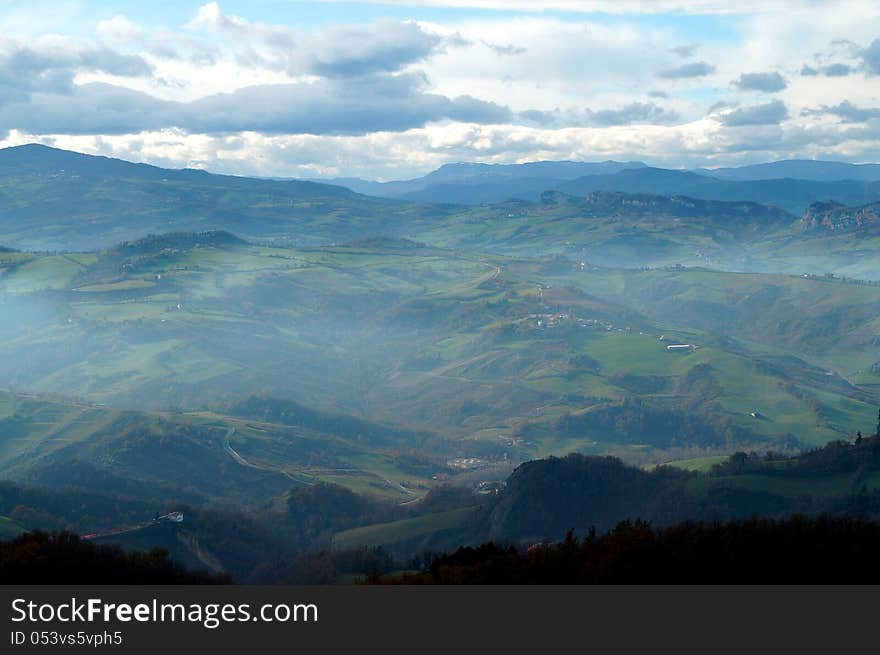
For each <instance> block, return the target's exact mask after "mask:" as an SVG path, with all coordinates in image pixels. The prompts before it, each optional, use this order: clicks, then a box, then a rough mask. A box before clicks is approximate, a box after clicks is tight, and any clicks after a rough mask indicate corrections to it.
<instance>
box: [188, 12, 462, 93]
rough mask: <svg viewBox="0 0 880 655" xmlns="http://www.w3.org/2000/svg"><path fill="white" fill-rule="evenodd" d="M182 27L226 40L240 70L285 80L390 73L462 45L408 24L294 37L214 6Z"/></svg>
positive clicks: (336, 27) (334, 28) (384, 22)
mask: <svg viewBox="0 0 880 655" xmlns="http://www.w3.org/2000/svg"><path fill="white" fill-rule="evenodd" d="M187 27H188V28H189V29H191V30H196V31H198V30H206V31H208V32H210V33H212V34H214V35H221V36H222V35H226V36H228V37H230V38H231V40H232V43H230V48H231V49H232V51H233V52H234V53H235V54H234V56H235V58H236V59H237V60H238V61H239V62H240V63H242V64H251V65H259V66H263V67H269V68H274V69H277V70H284V71H286V72H287V73H289V74H290V75H302V74H310V75H318V76H321V77H353V76H359V75H372V74H374V73H378V72H386V73H393V72H396V71H400V70H402V69H404V68H406V67H407V66H409V65H410V64H414V63H416V62H419V61H423V60H424V59H425V58H426V57H427V56H428V55H430V54H431V53H432V52H434V51H435V50H437V49H439V48H440V47H441V46H443V45H449V46H461V45H462V42H461V41H462V40H461V37H460V36H458V35H451V36H450V37H449V38H447V39H444V38H443V37H441V36H440V35H438V34H435V33H432V32H428V31H426V30H424V29H423V28H422V27H421V26H420V25H419V24H417V23H415V22H413V21H399V20H392V19H388V18H386V19H381V20H378V21H375V22H373V23H370V24H364V25H359V24H351V23H347V24H346V23H342V24H331V25H328V26H325V27H324V28H322V29H321V30H319V31H318V32H316V33H305V32H297V31H295V30H293V29H291V28H289V27H286V26H280V25H267V24H265V23H262V22H252V21H248V20H246V19H244V18H241V17H240V16H234V15H231V14H226V13H224V12H223V10H222V9H221V8H220V6H219V5H218V4H217V3H216V2H211V3H208V4H205V5H202V6H201V7H199V9H198V11H197V12H196V15H195V17H194V18H193V19H192V20H191V21H190V22H189V23H188V24H187Z"/></svg>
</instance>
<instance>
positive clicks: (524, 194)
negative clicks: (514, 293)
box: [323, 160, 880, 214]
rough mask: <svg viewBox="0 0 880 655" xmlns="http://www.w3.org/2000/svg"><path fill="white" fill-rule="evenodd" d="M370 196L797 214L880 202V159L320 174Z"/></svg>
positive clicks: (466, 166) (475, 166)
mask: <svg viewBox="0 0 880 655" xmlns="http://www.w3.org/2000/svg"><path fill="white" fill-rule="evenodd" d="M323 181H325V182H330V183H333V184H339V185H342V186H345V187H347V188H350V189H352V190H353V191H356V192H358V193H363V194H366V195H371V196H377V197H383V198H397V199H402V200H408V201H411V202H423V203H424V202H427V203H457V204H469V205H476V204H492V203H497V202H503V201H505V200H529V201H535V200H537V199H538V198H540V196H541V193H542V192H544V191H546V190H548V189H559V190H561V191H565V192H566V193H570V194H573V195H584V194H587V193H590V192H592V191H624V192H629V193H652V194H657V195H684V196H691V197H694V198H702V199H705V200H751V201H754V202H760V203H764V204H772V205H777V206H779V207H782V208H783V209H785V210H787V211H789V212H791V213H794V214H800V213H801V212H803V211H804V210H805V209H806V208H807V207H808V206H809V205H810V204H811V203H814V202H820V201H837V202H841V203H844V204H848V205H861V204H867V203H870V202H875V201H880V164H847V163H842V162H823V161H810V160H792V161H779V162H769V163H766V164H755V165H749V166H741V167H737V168H718V169H708V168H699V169H694V170H678V169H666V168H656V167H651V166H648V165H646V164H644V163H643V162H639V161H629V162H616V161H605V162H574V161H558V162H554V161H541V162H529V163H524V164H480V163H456V164H445V165H443V166H441V167H440V168H438V169H437V170H435V171H432V172H431V173H428V174H427V175H425V176H423V177H419V178H414V179H410V180H395V181H390V182H375V181H370V180H364V179H360V178H337V179H331V180H323Z"/></svg>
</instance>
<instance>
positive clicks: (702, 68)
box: [657, 61, 715, 80]
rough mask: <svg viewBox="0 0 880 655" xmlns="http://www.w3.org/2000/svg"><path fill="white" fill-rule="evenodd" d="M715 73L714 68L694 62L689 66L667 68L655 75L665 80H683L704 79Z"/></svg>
mask: <svg viewBox="0 0 880 655" xmlns="http://www.w3.org/2000/svg"><path fill="white" fill-rule="evenodd" d="M714 72H715V67H714V66H712V65H711V64H708V63H706V62H705V61H695V62H693V63H691V64H682V65H681V66H676V67H675V68H667V69H666V70H662V71H660V72H659V73H657V75H658V76H659V77H662V78H664V79H667V80H683V79H689V78H694V77H704V76H706V75H709V74H711V73H714Z"/></svg>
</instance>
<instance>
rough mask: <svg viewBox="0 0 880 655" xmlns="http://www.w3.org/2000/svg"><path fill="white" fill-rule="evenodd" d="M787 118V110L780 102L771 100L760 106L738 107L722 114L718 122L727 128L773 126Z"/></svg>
mask: <svg viewBox="0 0 880 655" xmlns="http://www.w3.org/2000/svg"><path fill="white" fill-rule="evenodd" d="M786 118H788V108H787V107H786V106H785V103H784V102H782V101H781V100H773V101H771V102H768V103H765V104H762V105H751V106H749V107H740V108H739V109H734V110H732V111H730V112H727V113H726V114H722V115H720V117H719V120H720V121H721V123H722V124H724V125H726V126H727V127H741V126H745V125H775V124H778V123H781V122H782V121H784V120H785V119H786Z"/></svg>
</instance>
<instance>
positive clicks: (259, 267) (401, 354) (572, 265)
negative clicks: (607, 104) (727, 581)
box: [0, 197, 880, 497]
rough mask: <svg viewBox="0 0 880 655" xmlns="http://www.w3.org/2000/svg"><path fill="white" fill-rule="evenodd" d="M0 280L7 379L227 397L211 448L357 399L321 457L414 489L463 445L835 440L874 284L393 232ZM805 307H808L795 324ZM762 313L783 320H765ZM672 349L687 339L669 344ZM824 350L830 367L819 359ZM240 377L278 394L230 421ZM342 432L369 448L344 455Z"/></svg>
mask: <svg viewBox="0 0 880 655" xmlns="http://www.w3.org/2000/svg"><path fill="white" fill-rule="evenodd" d="M611 201H614V202H618V201H622V200H621V199H620V198H616V197H615V198H612V200H611ZM611 201H609V202H611ZM575 204H577V203H575ZM738 207H739V206H733V207H732V208H731V209H730V211H731V212H733V213H732V217H733V218H735V216H736V214H735V212H737V211H739V209H738ZM772 216H773V215H772V214H771V219H772ZM730 223H731V227H730V228H725V229H730V230H735V229H736V227H735V221H734V220H731V221H730ZM718 229H721V228H718ZM211 239H214V241H212V240H211ZM218 239H219V240H218ZM0 286H2V288H3V289H4V291H5V293H3V294H2V295H0V299H2V302H3V303H4V305H5V306H6V307H8V308H9V309H10V313H9V314H6V316H10V317H11V316H13V314H14V316H15V320H0V334H2V335H3V341H2V342H0V354H2V358H0V374H2V375H3V376H4V377H5V379H7V380H8V381H9V382H10V384H14V385H15V386H16V387H18V388H28V389H32V390H34V391H36V392H39V393H56V394H65V393H67V392H68V391H69V390H70V389H77V393H78V394H79V395H80V396H81V397H82V398H83V399H85V400H86V401H88V402H86V403H85V404H86V405H87V404H88V403H109V404H111V405H114V406H125V407H132V408H140V409H150V410H163V411H168V410H170V409H175V408H177V409H186V410H189V412H190V413H197V411H198V410H204V409H206V408H213V409H214V413H215V414H220V415H224V414H226V417H225V418H222V417H221V419H220V420H221V425H218V426H217V427H214V428H212V429H213V430H214V432H213V434H214V435H215V436H214V437H211V439H213V443H214V444H215V447H216V444H217V439H218V437H217V436H216V435H222V433H223V431H224V430H225V429H228V427H230V425H231V424H230V423H229V421H228V419H230V418H235V419H236V420H237V423H236V424H235V427H236V430H237V432H236V437H237V438H244V435H253V439H257V436H258V435H259V434H260V433H259V430H251V428H247V427H246V426H242V424H243V423H249V424H252V425H259V424H260V423H261V422H265V423H269V424H271V425H272V427H271V431H272V432H273V433H274V432H276V431H278V430H281V432H283V431H284V425H280V426H279V423H281V424H283V423H284V422H286V421H287V420H288V419H287V418H285V412H289V413H292V415H293V416H294V417H295V418H296V420H313V419H312V418H311V417H310V415H309V414H308V412H307V411H305V410H303V409H302V407H303V406H304V407H307V408H310V409H315V410H319V411H321V412H324V413H325V414H326V415H327V416H333V415H348V416H353V417H357V418H358V419H362V420H366V421H371V422H375V423H378V424H382V425H384V426H386V427H384V428H381V431H379V432H376V431H375V429H374V428H372V427H369V426H367V425H360V424H358V423H357V422H356V421H351V420H349V419H346V420H345V421H342V420H335V419H333V420H328V423H329V424H331V425H333V427H332V429H331V430H330V432H332V433H334V434H336V436H338V437H340V438H341V439H343V440H344V441H345V442H346V443H347V444H350V445H349V446H344V447H343V446H340V447H341V448H342V452H340V454H338V455H337V454H335V452H334V451H329V452H328V456H329V455H332V457H333V459H332V460H328V461H334V462H335V464H332V465H331V464H328V468H338V469H340V470H347V469H348V468H353V469H356V470H362V469H366V470H368V471H374V472H375V473H376V475H378V476H380V478H388V479H391V480H395V481H399V482H409V483H411V484H413V485H415V488H414V491H415V493H416V494H418V493H419V492H418V491H417V489H418V488H419V486H420V485H421V486H424V485H427V484H429V480H430V478H431V476H433V475H435V474H441V473H442V474H444V475H445V474H448V473H449V470H450V469H451V470H453V471H455V470H457V471H459V472H465V471H466V469H467V467H469V466H471V465H472V464H467V463H463V462H465V461H466V460H469V459H471V458H473V459H474V463H475V464H476V466H477V467H478V468H482V467H485V468H488V469H493V468H494V467H496V466H497V467H500V469H499V470H500V473H501V474H503V473H504V471H505V467H507V466H509V463H510V462H511V461H514V460H518V459H530V458H534V457H540V456H544V455H548V454H563V453H565V452H570V451H571V450H573V449H577V450H583V451H584V452H603V451H604V452H609V449H610V451H611V452H618V453H619V454H621V455H625V456H626V457H628V458H639V459H648V460H650V459H652V458H662V457H663V455H661V454H659V453H662V452H665V451H669V450H674V451H676V453H678V454H679V455H681V456H684V454H686V453H687V452H689V451H692V450H693V451H695V452H698V453H699V454H706V453H705V452H703V451H704V450H705V449H709V450H712V451H718V450H722V452H723V449H724V448H729V446H728V445H727V444H730V443H738V444H749V445H755V446H758V445H759V444H762V443H765V442H770V443H775V444H778V445H779V447H783V445H784V444H789V445H788V446H784V447H789V446H790V445H791V444H793V443H795V441H798V440H803V441H805V442H806V443H810V444H814V443H823V442H825V441H828V440H831V439H835V438H839V437H840V436H842V435H848V434H850V433H851V432H852V431H853V430H854V429H856V426H858V425H859V424H860V421H861V420H862V419H861V417H864V416H865V415H867V414H869V413H870V412H871V411H873V410H872V406H873V403H874V401H875V399H876V391H875V390H874V387H872V385H876V384H877V382H878V380H877V379H875V376H873V374H872V373H870V366H871V364H872V363H873V362H875V361H877V360H878V359H880V352H878V350H877V345H876V344H875V343H874V342H873V340H872V337H871V335H872V334H873V332H872V330H873V329H874V327H873V326H874V320H875V318H876V316H875V315H873V314H871V311H870V308H871V307H873V306H874V305H875V304H877V302H878V299H880V288H878V287H875V286H869V285H847V284H844V283H839V284H838V283H834V284H832V283H829V282H827V281H825V280H821V279H817V280H813V279H804V278H795V277H791V276H779V277H773V276H760V275H751V276H743V275H736V274H728V273H710V272H705V273H701V272H699V271H689V270H680V271H679V270H677V269H673V270H669V271H666V270H656V271H623V270H619V269H604V268H600V267H595V266H591V265H588V264H587V263H583V264H582V263H580V262H572V261H570V260H567V259H565V258H544V259H512V258H506V257H499V256H497V255H477V254H475V253H467V252H453V251H444V250H439V249H436V248H431V247H427V246H420V245H418V244H413V243H412V242H406V241H400V242H396V241H381V240H379V241H368V242H359V243H355V244H350V245H346V246H337V247H335V248H323V249H291V248H280V247H266V246H255V245H252V244H242V243H241V242H239V241H237V240H235V239H232V238H231V237H228V236H214V237H211V236H210V235H201V236H198V235H197V236H192V237H186V236H180V235H170V236H165V237H154V238H152V239H148V240H144V241H140V242H136V243H129V244H127V245H125V246H123V247H119V248H111V249H109V250H106V251H102V252H99V253H90V254H88V255H83V254H75V253H72V254H62V255H44V256H35V255H27V256H26V258H24V259H19V260H16V261H15V262H11V263H10V266H9V268H7V270H6V272H5V273H3V274H2V275H0ZM727 289H729V291H727ZM783 289H791V290H792V291H796V294H795V295H794V296H793V297H791V298H790V299H788V298H786V297H785V295H784V294H782V295H780V294H781V291H780V290H783ZM842 292H845V293H842ZM726 294H739V295H740V296H741V301H737V302H736V303H735V304H734V305H732V306H731V307H733V308H735V311H736V312H737V315H736V317H734V318H730V319H725V320H722V321H713V320H711V316H712V314H707V313H706V312H704V311H703V310H704V309H708V308H714V307H715V306H716V305H723V304H724V303H725V302H727V301H726V300H725V298H726ZM730 297H731V298H734V297H735V296H733V295H731V296H730ZM762 298H764V300H763V301H762V300H761V299H762ZM771 298H777V300H776V301H774V302H773V303H770V302H769V300H768V299H771ZM811 303H812V304H813V305H814V306H815V307H816V308H817V309H821V312H822V313H821V314H819V315H817V316H814V317H810V318H806V317H805V318H802V319H801V318H797V314H798V312H800V311H802V308H803V307H806V306H810V304H811ZM731 307H727V308H724V307H722V309H724V311H725V312H727V313H722V314H721V315H722V316H727V315H728V314H730V312H731V311H732V309H731ZM757 307H760V308H762V309H765V314H764V315H763V316H762V318H761V319H760V320H759V321H755V320H754V316H753V314H754V311H755V309H756V308H757ZM835 314H839V315H840V316H841V317H844V316H845V317H846V321H845V322H844V321H842V320H840V321H837V322H835V320H834V319H833V316H834V315H835ZM780 321H783V322H785V324H786V325H789V326H791V327H792V328H793V331H792V333H791V334H790V335H788V336H785V335H784V331H780V330H779V329H776V328H773V327H772V326H773V325H775V324H777V323H779V322H780ZM737 329H741V330H742V331H743V332H746V333H747V337H748V338H747V339H746V338H739V337H744V336H746V335H743V334H737V333H736V330H737ZM814 333H815V334H814ZM818 334H821V335H822V337H821V338H819V337H818V336H817V335H818ZM859 335H861V336H859ZM660 337H663V340H661V339H660ZM670 343H681V344H693V345H695V346H697V348H696V349H695V350H693V351H692V352H687V353H678V354H673V353H671V352H670V351H668V350H667V348H666V346H667V345H668V344H670ZM805 346H808V348H807V349H806V350H804V348H805ZM829 347H831V348H833V350H832V353H833V355H834V357H836V358H838V359H839V363H838V364H837V365H836V366H835V368H834V370H835V372H836V373H837V375H838V377H834V376H828V375H826V374H825V373H826V371H827V369H822V368H820V366H828V365H829V363H828V362H827V358H825V357H824V351H825V350H826V349H828V348H829ZM292 371H295V375H293V376H292V375H291V372H292ZM251 395H258V396H259V395H262V396H271V397H274V398H275V399H278V400H280V401H284V402H292V403H293V404H291V405H289V406H288V408H287V409H284V408H283V405H279V406H275V407H271V408H260V407H257V406H255V407H252V408H250V409H247V410H246V411H247V412H248V413H247V414H244V415H241V416H244V417H246V418H237V417H238V416H239V413H240V412H241V411H245V410H244V409H242V407H243V406H242V405H241V402H242V400H243V399H246V398H247V397H249V396H251ZM756 409H757V410H759V411H760V412H761V414H762V415H763V416H765V417H766V419H765V420H755V418H753V417H752V416H751V413H752V412H753V411H755V410H756ZM230 413H231V414H232V415H233V416H232V417H230V416H228V414H230ZM68 414H69V415H70V416H71V417H73V416H76V415H77V412H73V411H71V412H65V413H63V414H62V415H63V416H66V415H68ZM172 418H173V417H172ZM68 420H72V418H71V419H68ZM204 420H205V421H208V422H210V421H212V420H214V416H213V415H212V414H210V413H209V414H207V415H205V418H204ZM321 420H326V419H325V418H322V419H321ZM73 425H75V424H73ZM388 425H395V426H397V427H396V428H395V429H388V428H387V426H388ZM223 426H225V427H223ZM623 426H629V427H627V428H625V429H624V427H623ZM638 426H641V427H638ZM301 427H303V428H305V427H306V426H301ZM309 429H312V430H315V431H316V432H318V433H320V434H323V433H324V432H325V428H322V427H320V424H317V423H313V424H312V425H311V426H310V427H309ZM343 429H344V430H345V431H346V432H345V434H340V433H339V432H337V430H343ZM794 435H796V436H794ZM254 443H256V441H255V442H254ZM297 443H298V444H301V445H302V449H301V450H297V451H296V452H293V451H291V452H288V453H285V452H284V451H278V452H277V454H276V455H273V457H272V460H273V461H274V462H275V463H276V464H277V463H278V462H280V461H284V462H290V463H291V464H294V465H295V466H296V467H301V466H302V463H303V462H304V461H306V460H307V459H308V458H309V457H313V456H314V455H310V454H307V453H317V452H319V451H320V448H317V447H315V448H313V447H311V446H309V445H308V444H309V442H308V441H299V442H297ZM359 444H363V445H365V446H367V447H368V449H369V448H378V449H380V450H383V449H384V451H386V452H385V454H382V455H378V454H377V453H373V454H368V453H361V454H357V452H352V451H351V450H350V448H351V446H354V447H355V451H357V450H358V448H359ZM191 445H192V446H193V447H194V448H195V447H197V448H202V446H198V445H197V442H193V443H192V444H191ZM426 446H427V447H426ZM411 448H422V449H423V450H424V457H423V458H422V460H421V461H417V462H411V463H410V464H407V465H406V466H408V468H409V470H410V471H411V473H410V474H403V473H401V472H400V471H399V470H398V469H397V465H394V466H392V467H391V468H389V469H388V471H389V472H390V473H385V474H383V473H382V470H383V468H384V467H386V466H387V460H388V458H389V457H398V456H392V455H390V454H388V452H387V451H388V450H389V449H399V450H400V451H401V452H400V455H399V456H400V457H403V456H404V455H405V454H406V453H407V450H408V449H411ZM236 449H237V447H236ZM727 452H729V450H728V451H727ZM168 455H169V456H171V452H170V451H169V453H168ZM242 455H243V456H244V457H245V458H248V455H247V453H246V452H245V451H242ZM406 456H407V457H408V456H409V455H406ZM377 457H378V458H377ZM277 458H281V459H277ZM505 458H506V459H505ZM206 461H211V459H210V458H209V459H208V460H206ZM401 461H402V460H401ZM448 462H453V464H449V463H448ZM457 466H459V467H464V468H460V469H456V468H455V467H457ZM347 476H348V474H347V473H344V474H343V475H341V476H340V481H341V482H343V483H344V484H347V482H345V481H344V480H348V479H350V478H348V477H347ZM356 479H357V480H358V482H357V484H366V483H367V482H368V479H365V478H362V477H359V476H356ZM372 481H373V482H375V483H376V484H378V485H379V487H382V488H385V487H387V485H386V483H384V482H382V480H381V479H375V478H373V479H372ZM374 488H375V487H374ZM385 491H387V489H385ZM383 493H384V491H383ZM400 493H401V494H403V495H404V497H405V496H406V495H408V494H407V493H405V492H400Z"/></svg>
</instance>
